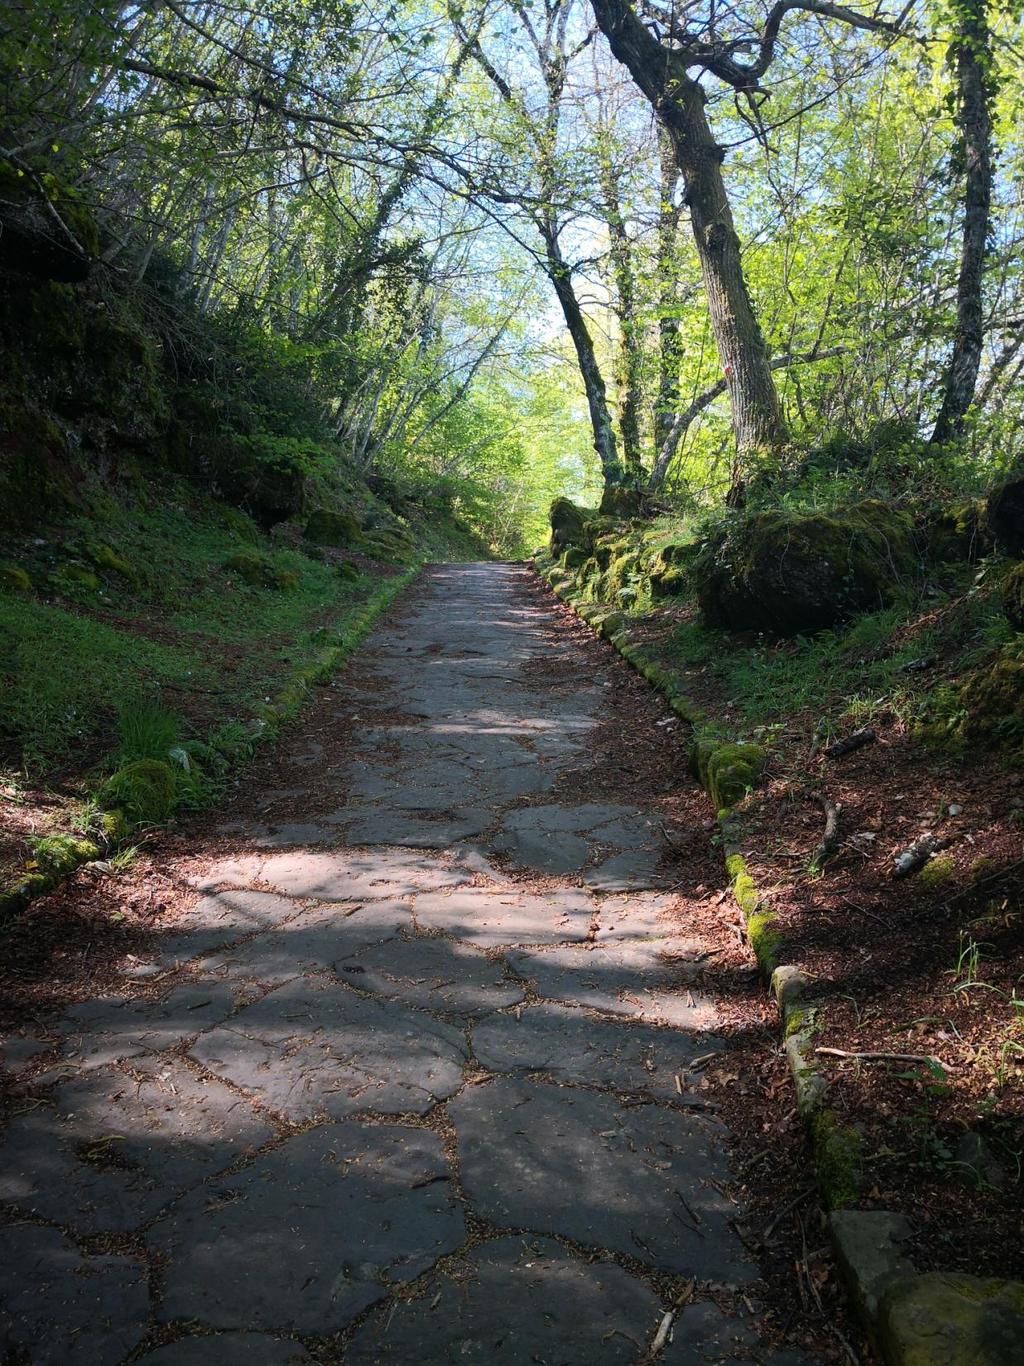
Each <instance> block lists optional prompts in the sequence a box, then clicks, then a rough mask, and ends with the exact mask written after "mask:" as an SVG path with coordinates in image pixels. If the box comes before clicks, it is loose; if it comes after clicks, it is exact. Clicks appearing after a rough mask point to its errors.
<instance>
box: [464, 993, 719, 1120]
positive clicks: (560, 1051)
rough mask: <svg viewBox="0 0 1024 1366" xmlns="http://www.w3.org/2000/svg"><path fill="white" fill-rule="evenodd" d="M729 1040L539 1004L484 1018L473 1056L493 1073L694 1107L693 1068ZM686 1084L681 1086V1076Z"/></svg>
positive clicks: (474, 1035) (698, 1032)
mask: <svg viewBox="0 0 1024 1366" xmlns="http://www.w3.org/2000/svg"><path fill="white" fill-rule="evenodd" d="M724 1048H725V1040H724V1039H721V1038H717V1037H715V1035H713V1034H707V1033H704V1032H703V1031H697V1032H694V1033H686V1032H684V1031H682V1030H678V1029H655V1028H652V1027H650V1026H648V1025H643V1024H633V1023H627V1022H626V1021H624V1020H623V1021H620V1020H595V1019H594V1018H593V1017H592V1016H590V1015H586V1014H584V1013H583V1012H582V1011H579V1010H574V1009H573V1008H572V1007H570V1006H557V1005H534V1006H527V1007H526V1008H525V1009H523V1010H521V1011H508V1012H506V1013H504V1014H501V1015H493V1016H492V1017H491V1018H490V1019H488V1020H483V1021H481V1023H479V1024H478V1025H476V1027H475V1028H474V1030H473V1052H474V1054H475V1055H476V1057H477V1059H478V1061H479V1062H480V1063H481V1065H482V1066H483V1067H486V1068H487V1069H488V1070H489V1071H492V1072H543V1073H545V1074H547V1075H548V1076H551V1077H553V1078H554V1079H555V1080H556V1081H560V1082H561V1081H565V1082H573V1083H576V1084H577V1085H581V1086H600V1087H607V1088H609V1089H612V1090H616V1091H626V1092H639V1093H642V1094H644V1095H649V1096H657V1097H659V1098H661V1099H662V1100H671V1101H674V1102H677V1103H679V1104H681V1105H685V1104H687V1103H688V1102H692V1097H691V1096H690V1094H689V1092H688V1091H687V1086H686V1069H687V1067H688V1065H689V1064H690V1062H692V1060H693V1059H694V1058H695V1057H697V1056H698V1055H700V1054H703V1053H713V1052H718V1051H720V1050H721V1049H724ZM677 1077H678V1078H679V1084H678V1085H677V1084H676V1078H677Z"/></svg>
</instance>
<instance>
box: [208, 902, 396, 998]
mask: <svg viewBox="0 0 1024 1366" xmlns="http://www.w3.org/2000/svg"><path fill="white" fill-rule="evenodd" d="M411 929H412V903H411V902H408V901H368V902H365V903H363V904H358V903H357V904H355V905H351V904H346V903H342V904H333V903H328V904H327V905H325V906H318V907H316V908H315V909H313V910H311V911H303V912H301V913H300V914H298V915H296V916H295V918H294V919H293V920H290V921H289V922H288V924H287V925H285V926H283V927H282V928H281V929H279V930H276V931H274V932H273V933H271V934H261V935H258V936H257V937H256V938H255V939H251V940H249V941H247V942H246V943H244V944H239V945H236V946H235V947H233V948H228V949H224V950H222V951H221V952H220V953H217V954H214V955H213V956H212V957H210V958H203V959H201V960H200V962H199V963H198V964H197V967H198V969H199V970H200V971H202V972H204V973H206V974H207V975H208V976H212V977H218V976H222V977H225V978H228V979H230V980H232V981H235V982H287V981H290V980H291V979H292V978H293V977H298V976H300V975H301V974H302V973H304V972H324V971H327V970H329V969H330V968H331V967H332V965H333V964H334V963H335V962H336V961H337V959H338V958H339V957H342V956H346V955H349V954H352V953H358V952H360V951H361V950H363V949H365V948H368V947H370V946H371V945H376V944H380V943H383V942H384V941H386V940H389V939H393V938H394V937H395V936H396V935H397V934H398V933H399V932H400V931H401V930H411Z"/></svg>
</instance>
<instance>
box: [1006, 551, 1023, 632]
mask: <svg viewBox="0 0 1024 1366" xmlns="http://www.w3.org/2000/svg"><path fill="white" fill-rule="evenodd" d="M1003 614H1004V615H1005V617H1006V620H1007V621H1008V622H1009V623H1010V625H1011V626H1012V627H1013V629H1014V630H1015V631H1024V563H1022V564H1017V565H1014V567H1013V568H1012V569H1011V570H1010V572H1009V574H1007V576H1006V578H1005V579H1003Z"/></svg>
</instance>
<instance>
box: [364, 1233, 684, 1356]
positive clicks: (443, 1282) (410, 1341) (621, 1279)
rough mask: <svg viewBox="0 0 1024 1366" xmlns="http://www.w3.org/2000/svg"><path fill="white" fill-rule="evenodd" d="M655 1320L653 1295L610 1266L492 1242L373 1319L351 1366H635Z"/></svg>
mask: <svg viewBox="0 0 1024 1366" xmlns="http://www.w3.org/2000/svg"><path fill="white" fill-rule="evenodd" d="M660 1315H661V1305H660V1303H659V1301H658V1298H657V1296H656V1295H654V1294H653V1292H652V1291H651V1290H650V1289H649V1288H648V1287H647V1286H646V1285H644V1284H643V1282H641V1281H638V1280H636V1279H635V1278H634V1277H632V1276H630V1275H628V1274H627V1272H625V1271H623V1270H622V1269H621V1268H620V1267H618V1266H615V1265H614V1264H613V1263H611V1262H608V1261H596V1262H584V1261H581V1260H579V1259H577V1258H573V1257H571V1256H570V1255H569V1254H568V1253H567V1252H566V1250H565V1249H564V1248H562V1247H560V1246H559V1244H558V1243H555V1242H552V1241H551V1240H550V1239H547V1238H528V1237H527V1238H522V1237H521V1238H497V1239H495V1240H494V1241H493V1242H490V1243H486V1244H484V1245H483V1246H482V1247H476V1248H474V1249H473V1250H472V1251H471V1252H469V1253H468V1254H466V1256H465V1257H460V1258H459V1259H458V1260H457V1261H456V1262H455V1263H454V1265H452V1266H451V1267H450V1268H449V1269H448V1270H447V1272H446V1274H443V1275H440V1274H438V1275H434V1276H432V1277H431V1278H430V1279H429V1281H428V1282H427V1284H426V1285H425V1286H424V1288H423V1293H422V1294H421V1295H419V1296H417V1297H416V1298H415V1299H408V1300H401V1301H398V1302H397V1303H396V1304H394V1305H389V1306H388V1307H387V1309H386V1310H381V1311H378V1312H377V1313H376V1314H373V1315H371V1316H370V1317H369V1318H368V1319H367V1320H366V1322H365V1323H363V1324H361V1325H360V1326H359V1328H358V1329H357V1330H356V1333H355V1335H354V1336H353V1338H352V1340H351V1342H350V1344H349V1347H348V1351H347V1353H346V1358H345V1359H346V1361H347V1362H348V1364H349V1366H409V1363H411V1362H416V1363H418V1366H451V1363H453V1362H460V1363H464V1364H465V1366H524V1363H528V1362H549V1363H581V1364H582V1363H584V1362H586V1363H587V1366H627V1364H628V1366H632V1363H633V1362H635V1361H636V1360H637V1359H638V1356H639V1354H640V1352H641V1351H642V1349H643V1347H644V1345H645V1343H646V1342H647V1341H649V1339H650V1337H651V1336H652V1335H653V1333H654V1331H655V1329H656V1327H657V1323H658V1320H659V1318H660Z"/></svg>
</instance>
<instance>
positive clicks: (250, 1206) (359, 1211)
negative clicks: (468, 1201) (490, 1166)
mask: <svg viewBox="0 0 1024 1366" xmlns="http://www.w3.org/2000/svg"><path fill="white" fill-rule="evenodd" d="M464 1237H465V1226H464V1221H463V1216H462V1210H461V1207H460V1205H459V1202H458V1200H457V1198H456V1195H455V1192H454V1191H453V1189H452V1185H451V1181H450V1173H449V1171H448V1166H447V1163H446V1161H445V1157H444V1152H443V1149H442V1145H441V1141H440V1139H439V1138H438V1136H437V1135H436V1134H434V1133H431V1132H430V1131H429V1130H424V1129H413V1128H408V1127H403V1126H398V1125H365V1124H357V1123H348V1124H330V1125H322V1126H320V1127H319V1128H316V1129H313V1130H310V1131H309V1132H308V1133H304V1134H300V1135H299V1136H298V1137H296V1138H292V1139H289V1140H288V1141H287V1142H285V1143H283V1144H282V1145H281V1146H280V1147H279V1148H275V1149H273V1150H272V1151H270V1152H268V1153H266V1154H264V1155H263V1156H261V1157H259V1158H257V1159H256V1160H255V1161H254V1162H253V1163H252V1164H251V1165H250V1166H249V1167H247V1168H245V1169H244V1170H243V1171H240V1172H237V1173H236V1174H235V1175H233V1176H230V1177H226V1178H223V1179H221V1180H219V1181H216V1182H213V1183H212V1184H210V1185H208V1186H206V1187H205V1188H204V1189H203V1190H201V1191H195V1192H193V1193H191V1194H190V1195H189V1196H187V1197H186V1198H185V1199H184V1200H182V1201H181V1203H180V1204H179V1205H178V1206H177V1207H176V1208H175V1209H174V1210H173V1212H172V1213H170V1214H169V1215H168V1216H167V1217H166V1218H164V1219H162V1220H161V1221H160V1222H158V1223H157V1224H156V1225H154V1227H153V1228H152V1229H151V1231H150V1232H149V1234H147V1242H148V1243H149V1245H150V1247H151V1248H152V1249H153V1250H154V1251H155V1252H157V1253H159V1254H160V1255H161V1256H162V1257H165V1258H166V1259H167V1260H166V1269H165V1276H164V1294H163V1299H162V1301H161V1303H160V1306H159V1309H158V1313H159V1316H160V1317H161V1318H162V1319H164V1320H167V1321H171V1320H175V1319H182V1320H187V1319H196V1320H198V1321H199V1322H201V1323H203V1324H206V1325H208V1326H210V1327H214V1328H247V1329H251V1328H257V1329H268V1330H271V1331H274V1330H276V1331H278V1332H280V1331H286V1332H287V1331H292V1332H299V1333H309V1334H327V1333H333V1332H337V1331H338V1330H339V1329H341V1328H343V1327H344V1326H345V1324H346V1323H348V1322H349V1321H350V1320H351V1319H352V1318H354V1317H355V1316H356V1315H357V1314H359V1313H361V1312H362V1311H363V1310H364V1309H366V1308H367V1307H368V1306H369V1305H371V1304H373V1303H374V1302H375V1301H376V1300H379V1299H381V1298H382V1297H383V1296H384V1295H385V1293H386V1285H388V1284H400V1283H402V1282H404V1281H408V1280H411V1279H413V1278H414V1277H416V1276H418V1275H420V1274H421V1273H422V1272H424V1271H426V1270H428V1269H429V1268H430V1267H431V1266H432V1265H433V1263H434V1262H435V1261H436V1260H437V1259H438V1258H439V1257H440V1256H442V1255H443V1254H445V1253H447V1252H453V1251H454V1250H455V1249H456V1248H457V1247H458V1246H459V1244H460V1243H461V1242H462V1241H463V1239H464Z"/></svg>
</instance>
